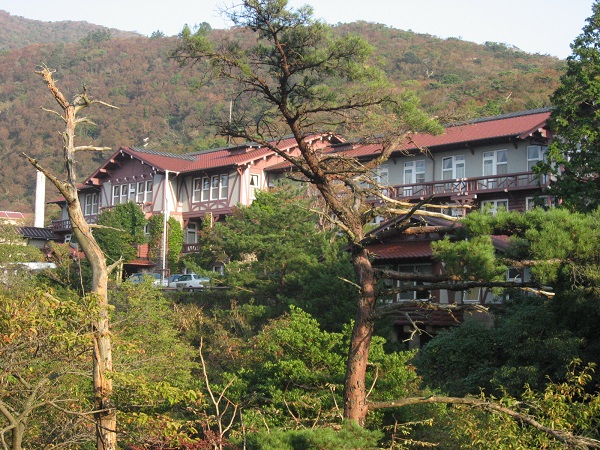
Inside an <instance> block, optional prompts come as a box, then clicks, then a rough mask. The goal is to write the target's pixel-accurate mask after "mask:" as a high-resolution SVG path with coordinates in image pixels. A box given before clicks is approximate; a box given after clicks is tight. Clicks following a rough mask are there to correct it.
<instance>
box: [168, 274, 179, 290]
mask: <svg viewBox="0 0 600 450" xmlns="http://www.w3.org/2000/svg"><path fill="white" fill-rule="evenodd" d="M181 275H183V274H182V273H174V274H173V275H171V276H170V277H169V280H168V281H169V287H170V288H174V287H177V285H176V284H175V283H176V282H177V280H179V277H180V276H181Z"/></svg>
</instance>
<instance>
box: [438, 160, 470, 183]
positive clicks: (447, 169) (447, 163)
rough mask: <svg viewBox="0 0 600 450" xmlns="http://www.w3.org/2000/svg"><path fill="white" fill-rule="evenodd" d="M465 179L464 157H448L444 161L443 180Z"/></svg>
mask: <svg viewBox="0 0 600 450" xmlns="http://www.w3.org/2000/svg"><path fill="white" fill-rule="evenodd" d="M464 177H465V157H464V155H456V156H447V157H446V158H443V159H442V180H456V179H457V178H464Z"/></svg>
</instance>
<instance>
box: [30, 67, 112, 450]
mask: <svg viewBox="0 0 600 450" xmlns="http://www.w3.org/2000/svg"><path fill="white" fill-rule="evenodd" d="M36 73H37V74H39V75H40V76H41V77H42V78H43V80H44V81H45V83H46V86H47V88H48V90H49V91H50V93H51V94H52V96H53V97H54V100H56V102H57V103H58V105H59V107H60V111H55V110H49V109H45V108H44V110H45V111H48V112H50V113H52V114H55V115H57V116H59V117H60V118H61V119H62V120H63V121H64V124H65V130H64V132H63V134H62V137H63V153H64V161H65V171H66V179H65V180H60V179H59V178H58V177H57V176H55V175H53V174H52V173H50V172H49V171H48V170H47V169H46V168H44V167H43V166H42V165H41V164H40V163H39V162H38V161H37V160H36V159H34V158H32V157H30V156H29V155H27V154H25V153H23V155H24V156H25V158H27V160H28V161H29V162H30V163H31V164H32V165H33V167H35V168H36V169H37V170H39V171H41V172H42V173H43V174H44V175H45V176H46V177H47V178H48V179H49V180H50V181H51V182H52V184H54V186H56V188H57V189H58V190H59V192H60V193H61V194H62V195H63V196H64V198H65V200H66V203H67V211H68V214H69V219H70V221H71V227H72V229H73V234H74V236H75V238H76V239H77V242H78V243H79V245H80V246H81V249H82V251H83V253H84V254H85V257H86V258H87V260H88V261H89V263H90V266H91V269H92V285H91V290H90V292H89V294H88V295H89V296H91V297H92V298H93V300H94V301H95V302H96V304H97V310H98V313H97V316H96V317H90V323H91V325H92V328H93V349H92V355H93V387H94V404H95V412H94V416H95V422H96V447H97V449H98V450H115V449H116V441H117V438H116V436H117V435H116V429H117V419H116V411H115V408H114V407H113V405H112V402H111V394H112V380H111V377H110V372H111V371H112V370H113V367H112V349H111V338H110V330H109V317H108V310H109V305H108V288H107V286H108V276H109V274H110V272H111V271H112V269H113V268H114V267H115V264H116V263H115V264H113V265H111V266H107V264H106V259H105V257H104V253H103V252H102V249H101V248H100V246H99V245H98V243H97V242H96V239H95V238H94V236H93V234H92V228H91V227H90V225H89V224H88V223H87V222H86V220H85V218H84V215H83V211H82V209H81V204H80V202H79V196H78V192H77V186H76V180H77V176H76V172H75V155H76V154H77V152H82V151H103V150H110V148H108V147H95V146H91V145H84V146H76V145H75V130H76V127H77V125H79V124H81V123H92V122H91V121H90V120H89V119H88V118H86V117H78V114H79V113H80V112H81V111H82V110H83V109H84V108H87V107H89V106H92V105H94V104H100V105H103V106H107V107H110V108H115V107H114V106H112V105H109V104H107V103H104V102H102V101H99V100H92V99H91V98H90V97H89V96H88V94H87V91H86V89H85V87H84V88H83V92H82V93H80V94H77V95H76V96H75V97H74V99H73V100H72V101H68V100H67V99H66V98H65V96H64V95H63V94H62V92H61V91H60V90H59V89H58V87H57V86H56V83H55V81H54V79H53V73H54V71H53V70H50V69H49V68H48V67H46V66H42V67H41V69H40V70H38V71H36Z"/></svg>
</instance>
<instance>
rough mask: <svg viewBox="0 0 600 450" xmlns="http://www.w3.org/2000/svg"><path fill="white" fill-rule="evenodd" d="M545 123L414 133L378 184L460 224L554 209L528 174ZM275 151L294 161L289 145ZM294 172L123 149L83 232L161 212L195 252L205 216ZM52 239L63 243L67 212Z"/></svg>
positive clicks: (537, 113) (267, 156)
mask: <svg viewBox="0 0 600 450" xmlns="http://www.w3.org/2000/svg"><path fill="white" fill-rule="evenodd" d="M549 115H550V111H549V110H548V109H543V110H534V111H524V112H519V113H512V114H506V115H503V116H497V117H491V118H483V119H478V120H473V121H469V122H465V123H460V124H454V125H451V126H448V127H447V128H446V129H445V131H444V132H443V133H442V134H441V135H438V136H432V135H425V134H415V135H413V136H411V138H410V139H409V140H407V141H406V142H405V143H404V144H403V145H401V146H400V147H399V148H398V149H397V150H396V151H394V152H393V154H392V156H391V158H390V159H389V160H388V161H386V162H385V163H384V164H383V165H381V166H380V167H379V168H378V169H377V170H376V172H377V173H376V174H375V175H376V177H377V178H378V181H379V183H380V184H382V185H384V186H387V194H388V196H390V197H392V198H397V199H402V200H404V201H406V200H408V201H413V202H417V201H420V200H424V199H430V202H431V203H437V204H443V205H447V209H446V210H445V211H446V212H447V213H448V214H451V215H461V214H462V213H463V211H464V209H462V208H461V206H463V205H467V206H469V207H471V208H483V209H487V210H489V211H490V212H492V213H493V212H494V211H496V210H498V209H499V208H505V209H508V210H519V211H523V210H525V209H528V208H531V207H532V206H534V205H536V204H544V205H550V204H552V203H553V200H552V199H551V198H549V197H548V196H546V194H545V192H544V190H545V187H546V186H547V184H548V181H549V180H548V179H547V177H545V176H540V175H537V174H535V173H534V171H533V166H534V165H535V164H537V163H538V162H540V161H543V160H544V158H545V155H546V151H547V146H548V144H549V142H550V140H551V137H552V136H551V133H550V131H549V130H548V128H547V126H546V121H547V119H548V117H549ZM311 143H312V144H313V145H315V146H317V147H320V148H322V149H323V151H324V152H343V153H344V154H345V155H347V156H353V157H356V158H359V159H364V160H368V159H370V158H374V157H376V156H377V155H378V153H379V152H380V147H379V146H378V145H364V144H359V143H352V142H346V141H344V140H343V139H341V138H339V137H337V136H333V135H326V136H322V135H320V136H315V137H314V138H312V139H311ZM274 145H276V146H277V148H278V149H279V150H280V151H284V152H287V153H289V154H290V155H293V156H295V155H297V151H298V150H297V145H296V142H295V140H294V139H293V138H282V139H281V140H279V141H278V142H276V143H274ZM291 169H292V167H291V165H290V163H289V162H287V161H285V160H284V159H283V158H282V157H281V156H279V155H277V154H276V153H275V152H274V151H272V150H271V149H269V148H267V147H262V146H259V145H255V144H251V143H247V144H242V145H235V146H231V147H226V148H219V149H214V150H208V151H203V152H195V153H188V154H182V155H179V154H172V153H166V152H160V151H155V150H149V149H145V148H135V147H133V148H130V147H122V148H120V149H119V150H118V151H116V152H114V153H113V154H112V155H111V156H110V157H109V158H108V159H107V160H106V161H105V162H104V163H103V164H102V165H101V166H100V167H99V168H98V169H97V170H96V171H95V172H94V173H93V174H91V176H90V177H88V178H87V179H86V180H85V181H84V183H83V184H82V185H81V187H80V202H81V205H82V208H83V210H84V215H85V217H86V219H87V220H88V222H90V223H94V222H95V221H96V220H97V217H98V214H99V213H100V212H101V211H102V210H104V209H106V208H111V207H113V206H115V205H118V204H120V203H125V202H129V201H132V202H135V203H137V204H139V205H140V207H141V208H143V211H144V212H145V213H146V215H147V216H148V217H149V216H151V215H153V214H160V213H163V212H168V214H169V215H170V216H171V217H175V218H177V219H178V220H179V221H180V223H181V224H182V227H183V229H184V240H185V244H184V249H183V250H184V252H186V251H195V250H197V232H198V230H199V229H200V226H201V223H202V221H203V219H204V218H205V217H206V216H207V215H209V216H210V218H211V220H213V221H216V220H220V219H222V218H223V217H224V216H226V215H228V214H230V213H231V211H232V209H233V208H234V207H235V206H236V205H249V204H250V203H251V202H252V201H253V200H254V198H255V193H256V191H257V190H259V189H266V188H267V187H268V186H270V185H271V184H272V183H273V182H274V181H275V180H277V179H279V178H281V177H282V176H283V173H284V172H285V171H288V170H291ZM58 203H60V201H59V202H58ZM53 230H54V231H56V232H62V233H63V234H66V235H67V240H68V232H69V230H70V224H69V221H68V216H67V213H66V209H65V208H63V217H62V218H61V219H60V220H58V221H55V222H54V224H53ZM405 259H406V258H405ZM409 259H410V258H409ZM398 263H402V258H400V259H399V262H398ZM407 264H412V262H411V261H408V260H407ZM415 270H419V268H417V267H416V266H415Z"/></svg>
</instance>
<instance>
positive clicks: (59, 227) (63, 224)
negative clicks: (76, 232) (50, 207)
mask: <svg viewBox="0 0 600 450" xmlns="http://www.w3.org/2000/svg"><path fill="white" fill-rule="evenodd" d="M50 228H52V229H53V230H54V231H70V230H71V221H70V220H69V219H65V220H53V221H52V224H51V225H50Z"/></svg>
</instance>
